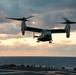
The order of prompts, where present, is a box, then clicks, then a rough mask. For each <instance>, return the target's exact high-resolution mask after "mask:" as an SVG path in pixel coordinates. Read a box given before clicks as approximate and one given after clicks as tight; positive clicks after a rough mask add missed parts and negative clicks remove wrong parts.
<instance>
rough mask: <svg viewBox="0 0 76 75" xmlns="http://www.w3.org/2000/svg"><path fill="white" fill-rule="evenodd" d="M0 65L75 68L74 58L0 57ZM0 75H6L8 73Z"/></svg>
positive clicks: (22, 74)
mask: <svg viewBox="0 0 76 75" xmlns="http://www.w3.org/2000/svg"><path fill="white" fill-rule="evenodd" d="M0 64H25V65H44V66H55V67H61V66H66V67H76V57H0ZM0 75H8V73H6V74H0ZM9 75H43V74H32V73H11V74H10V73H9ZM50 75H51V74H50ZM53 75H54V74H53ZM55 75H61V74H55Z"/></svg>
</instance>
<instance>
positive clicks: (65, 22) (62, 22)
mask: <svg viewBox="0 0 76 75" xmlns="http://www.w3.org/2000/svg"><path fill="white" fill-rule="evenodd" d="M58 23H60V24H66V22H58Z"/></svg>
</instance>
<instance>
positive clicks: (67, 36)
mask: <svg viewBox="0 0 76 75" xmlns="http://www.w3.org/2000/svg"><path fill="white" fill-rule="evenodd" d="M65 29H66V38H69V37H70V24H67V25H66V27H65Z"/></svg>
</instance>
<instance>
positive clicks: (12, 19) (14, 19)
mask: <svg viewBox="0 0 76 75" xmlns="http://www.w3.org/2000/svg"><path fill="white" fill-rule="evenodd" d="M5 18H6V19H12V20H19V21H21V20H22V18H8V17H5Z"/></svg>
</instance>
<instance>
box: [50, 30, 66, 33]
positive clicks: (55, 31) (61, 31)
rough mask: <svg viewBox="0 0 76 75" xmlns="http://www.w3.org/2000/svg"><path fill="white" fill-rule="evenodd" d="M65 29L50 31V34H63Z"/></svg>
mask: <svg viewBox="0 0 76 75" xmlns="http://www.w3.org/2000/svg"><path fill="white" fill-rule="evenodd" d="M65 32H66V30H65V29H51V33H65Z"/></svg>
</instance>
